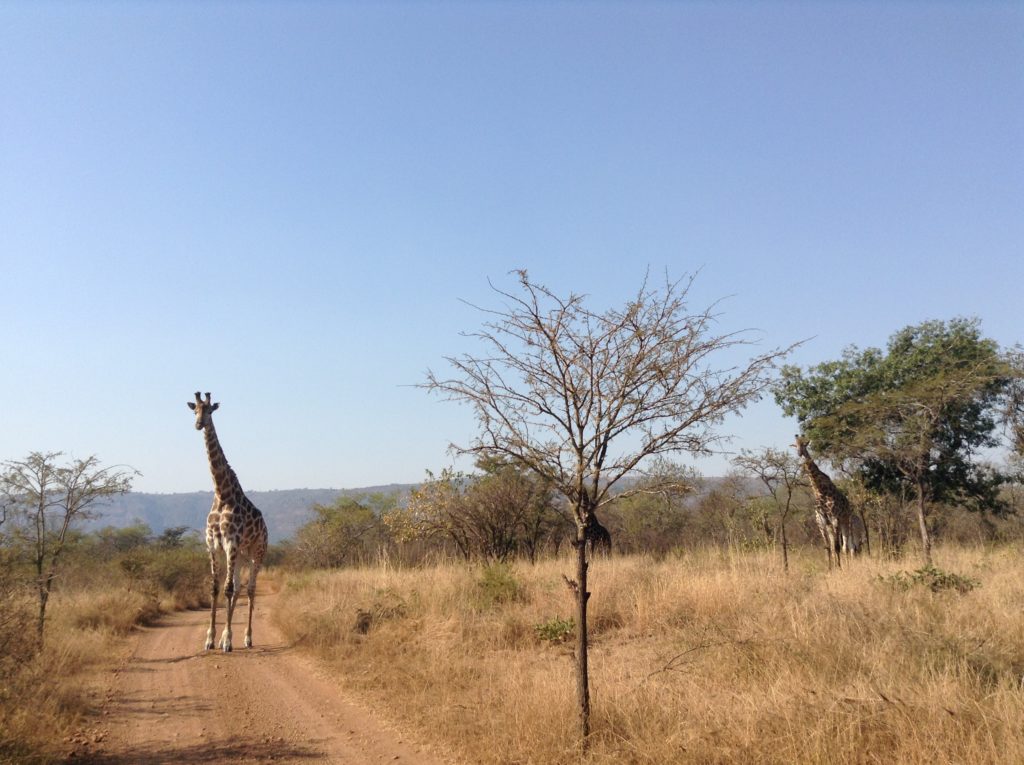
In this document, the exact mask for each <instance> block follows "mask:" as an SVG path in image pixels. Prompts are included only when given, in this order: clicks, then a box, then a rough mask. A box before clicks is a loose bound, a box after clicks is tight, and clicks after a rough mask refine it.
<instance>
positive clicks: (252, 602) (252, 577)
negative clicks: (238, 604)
mask: <svg viewBox="0 0 1024 765" xmlns="http://www.w3.org/2000/svg"><path fill="white" fill-rule="evenodd" d="M259 570H260V564H259V563H257V562H256V561H253V562H252V565H251V566H250V567H249V585H248V587H247V589H246V592H247V594H248V595H249V623H248V625H247V626H246V628H245V647H246V648H252V612H253V609H254V608H255V606H256V574H258V573H259Z"/></svg>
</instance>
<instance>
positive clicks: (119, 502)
mask: <svg viewBox="0 0 1024 765" xmlns="http://www.w3.org/2000/svg"><path fill="white" fill-rule="evenodd" d="M724 480H725V479H723V478H715V477H710V478H704V479H702V481H701V483H700V486H699V488H698V491H697V492H696V494H695V495H693V498H692V499H691V501H695V500H696V499H697V498H699V497H701V496H703V495H705V494H707V493H708V492H709V491H711V490H713V489H715V488H717V487H718V486H720V485H721V483H722V482H723V481H724ZM744 484H746V486H745V488H746V489H747V490H748V493H749V494H752V495H753V494H763V493H764V488H763V487H762V486H761V484H760V483H759V482H758V481H757V480H756V479H752V478H748V479H745V480H744ZM416 485H417V484H410V483H391V484H387V485H386V486H366V487H363V488H359V489H284V490H280V491H249V492H246V496H248V497H249V499H251V500H252V501H253V502H254V503H255V504H256V507H258V508H259V509H260V510H261V511H262V512H263V516H264V518H266V520H267V530H268V531H269V532H270V541H271V542H280V541H281V540H282V539H288V538H289V537H291V536H293V535H294V534H295V532H296V531H297V530H298V529H299V527H301V526H302V525H303V524H304V523H306V522H307V521H308V520H310V519H311V518H312V516H313V511H312V508H313V505H317V504H319V505H329V504H331V503H333V502H334V501H335V500H336V499H337V498H338V497H340V496H348V497H357V496H359V495H362V494H376V493H378V492H379V493H383V494H392V493H398V494H399V495H401V496H403V497H404V496H405V495H407V494H408V493H409V491H410V490H411V489H413V488H414V487H415V486H416ZM629 485H630V482H629V480H628V479H627V480H626V481H624V482H623V484H622V486H621V488H628V487H629ZM212 502H213V492H212V491H195V492H191V493H188V494H143V493H140V492H130V493H129V494H125V495H124V496H121V497H115V498H114V499H113V500H111V502H110V504H108V505H104V506H103V507H102V508H100V512H101V515H100V517H99V518H97V519H95V520H93V521H90V522H89V523H88V524H86V525H85V529H86V530H87V531H92V530H95V529H99V528H103V527H104V526H114V527H116V528H123V527H125V526H131V525H133V524H136V523H145V524H146V525H147V526H149V527H150V528H151V529H152V530H153V532H154V533H156V534H159V533H160V532H162V531H163V530H164V529H168V528H173V527H175V526H188V527H189V528H193V529H197V530H199V531H202V530H203V529H204V528H205V527H206V514H207V513H209V512H210V505H211V504H212Z"/></svg>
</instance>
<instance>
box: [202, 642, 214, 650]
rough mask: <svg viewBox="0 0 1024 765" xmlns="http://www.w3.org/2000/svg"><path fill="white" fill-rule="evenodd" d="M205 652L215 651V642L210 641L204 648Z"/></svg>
mask: <svg viewBox="0 0 1024 765" xmlns="http://www.w3.org/2000/svg"><path fill="white" fill-rule="evenodd" d="M203 650H204V651H211V650H213V641H212V640H208V641H207V642H206V645H204V646H203Z"/></svg>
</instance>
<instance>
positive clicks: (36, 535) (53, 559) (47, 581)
mask: <svg viewBox="0 0 1024 765" xmlns="http://www.w3.org/2000/svg"><path fill="white" fill-rule="evenodd" d="M61 456H62V454H61V452H45V453H44V452H32V453H31V454H29V455H28V456H27V457H26V458H25V459H23V460H8V461H6V462H4V463H3V473H2V475H0V486H2V492H3V495H4V496H6V497H8V498H9V501H10V503H11V510H12V511H13V514H14V516H15V523H16V526H15V528H14V529H13V530H12V535H13V536H14V538H15V540H16V542H20V543H21V546H23V547H24V549H25V550H26V551H27V553H28V557H29V559H30V561H31V564H32V566H33V567H34V569H35V574H36V576H35V588H36V592H37V594H38V596H39V614H38V620H37V622H36V629H37V632H38V644H39V646H40V647H41V646H42V643H43V628H44V626H45V623H46V604H47V602H48V601H49V599H50V593H51V591H52V589H53V583H54V580H55V579H56V578H57V576H58V572H59V570H60V564H61V556H62V554H63V553H64V550H65V547H66V544H67V542H68V531H69V530H70V529H71V527H72V526H73V525H74V524H75V523H77V522H78V521H81V520H85V519H87V518H90V517H92V515H93V511H94V509H95V506H96V505H97V504H98V503H99V502H101V501H102V500H104V499H106V498H107V497H110V496H112V495H115V494H123V493H125V492H127V491H129V490H130V489H131V483H132V477H133V476H134V475H137V473H136V472H135V471H134V470H131V469H118V467H109V468H103V467H100V462H99V460H98V459H97V458H96V457H95V456H92V457H87V458H86V459H84V460H75V461H72V462H71V463H70V464H67V465H61V464H58V462H57V460H58V459H59V458H60V457H61Z"/></svg>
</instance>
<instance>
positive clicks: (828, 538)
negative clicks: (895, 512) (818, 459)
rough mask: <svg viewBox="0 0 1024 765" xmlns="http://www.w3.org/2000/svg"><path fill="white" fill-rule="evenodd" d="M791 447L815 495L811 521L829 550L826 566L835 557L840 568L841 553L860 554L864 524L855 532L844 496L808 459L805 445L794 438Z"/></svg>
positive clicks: (805, 443)
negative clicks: (813, 521)
mask: <svg viewBox="0 0 1024 765" xmlns="http://www.w3.org/2000/svg"><path fill="white" fill-rule="evenodd" d="M794 446H796V450H797V453H798V454H799V455H800V461H801V463H802V464H803V468H804V472H805V473H807V477H808V478H809V479H810V481H811V491H813V492H814V518H815V520H816V521H817V522H818V530H819V531H820V532H821V536H822V539H824V540H825V547H826V548H827V549H828V567H829V568H832V559H833V557H834V558H835V562H836V566H837V567H840V568H841V567H842V563H841V562H840V553H841V552H845V553H847V554H848V555H849V554H852V553H855V552H857V551H859V549H860V541H859V540H862V539H863V524H861V525H860V531H859V533H858V530H857V528H856V524H855V523H854V520H853V518H854V516H853V512H852V511H851V510H850V503H849V501H848V500H847V499H846V495H845V494H843V492H842V491H840V490H839V489H838V488H837V487H836V485H835V484H834V483H832V479H831V478H829V477H828V476H827V475H825V473H823V472H822V470H821V468H819V467H818V465H817V464H816V463H815V462H814V460H813V459H811V455H810V453H809V452H808V451H807V442H806V441H805V440H804V439H803V438H801V437H800V436H797V437H796V443H795V444H794Z"/></svg>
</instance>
